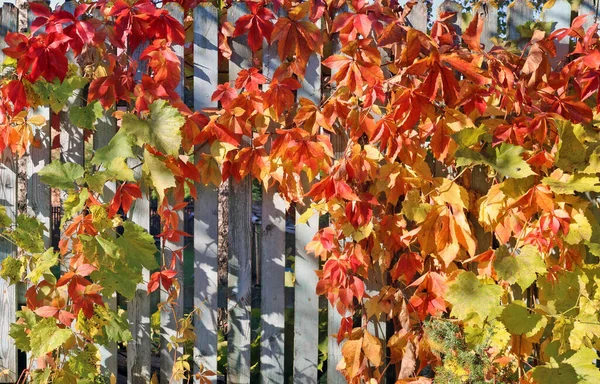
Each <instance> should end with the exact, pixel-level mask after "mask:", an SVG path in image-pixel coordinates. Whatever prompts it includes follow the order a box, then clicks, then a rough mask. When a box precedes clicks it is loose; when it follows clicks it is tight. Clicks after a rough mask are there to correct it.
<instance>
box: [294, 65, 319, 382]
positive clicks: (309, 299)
mask: <svg viewBox="0 0 600 384" xmlns="http://www.w3.org/2000/svg"><path fill="white" fill-rule="evenodd" d="M302 97H304V98H307V99H309V100H311V101H312V102H314V103H316V104H319V103H320V101H321V59H320V57H319V56H318V55H312V56H311V57H310V58H309V60H308V65H307V67H306V74H305V76H304V79H303V80H302V88H300V89H299V90H298V98H302ZM305 184H306V185H305V186H304V189H305V191H308V189H309V188H308V187H309V185H308V183H305ZM307 203H308V202H305V204H307ZM306 208H307V207H306V206H300V205H296V239H295V242H296V247H295V248H296V257H295V261H294V274H295V276H296V279H295V285H294V319H295V320H294V383H308V384H315V383H317V374H318V371H317V367H318V364H319V351H318V349H317V348H316V346H318V344H319V332H318V329H319V297H318V296H317V293H316V286H317V282H318V278H317V275H316V274H315V271H316V270H318V269H319V259H318V258H316V257H315V256H314V255H312V254H311V255H309V254H307V252H306V249H305V247H306V245H307V244H308V243H309V242H310V241H312V239H313V237H314V236H315V234H316V233H317V231H318V230H319V216H318V215H317V214H314V215H313V216H312V217H311V218H310V219H308V221H307V222H306V223H300V222H299V221H298V218H299V217H300V216H301V215H302V214H303V213H304V211H305V209H306ZM300 319H301V320H300Z"/></svg>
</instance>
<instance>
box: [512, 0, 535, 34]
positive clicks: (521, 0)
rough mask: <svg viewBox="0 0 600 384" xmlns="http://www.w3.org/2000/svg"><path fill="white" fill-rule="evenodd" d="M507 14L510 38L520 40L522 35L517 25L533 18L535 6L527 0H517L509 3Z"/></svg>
mask: <svg viewBox="0 0 600 384" xmlns="http://www.w3.org/2000/svg"><path fill="white" fill-rule="evenodd" d="M506 14H507V15H506V31H507V34H508V40H518V39H519V38H520V37H521V35H520V34H519V31H517V27H518V26H520V25H523V24H525V23H526V22H527V21H529V20H532V19H533V6H532V5H531V3H530V2H529V1H527V0H515V1H513V2H512V3H510V4H509V6H508V9H507V11H506Z"/></svg>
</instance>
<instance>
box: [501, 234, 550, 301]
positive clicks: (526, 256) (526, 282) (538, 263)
mask: <svg viewBox="0 0 600 384" xmlns="http://www.w3.org/2000/svg"><path fill="white" fill-rule="evenodd" d="M494 269H495V270H496V273H497V274H498V277H499V278H501V279H502V280H505V281H507V282H508V283H510V284H514V283H517V284H519V286H520V287H521V289H523V290H525V289H527V288H528V287H529V286H530V285H531V284H532V283H533V282H534V281H535V280H536V278H537V275H536V274H538V273H539V274H540V275H544V274H546V264H545V263H544V260H543V259H542V256H541V255H540V253H539V252H538V250H537V249H536V248H535V247H533V246H531V245H526V246H524V247H523V248H521V250H520V253H519V254H518V255H515V256H511V255H510V254H509V253H508V250H507V248H506V246H502V247H500V248H498V249H497V250H496V259H495V260H494Z"/></svg>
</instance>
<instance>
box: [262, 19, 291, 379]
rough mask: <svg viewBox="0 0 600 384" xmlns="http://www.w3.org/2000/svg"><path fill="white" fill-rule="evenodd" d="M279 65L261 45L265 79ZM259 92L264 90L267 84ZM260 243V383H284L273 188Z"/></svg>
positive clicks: (279, 208)
mask: <svg viewBox="0 0 600 384" xmlns="http://www.w3.org/2000/svg"><path fill="white" fill-rule="evenodd" d="M283 13H284V11H283V9H280V12H279V16H281V14H283ZM280 65H281V60H280V59H279V55H278V53H277V44H271V45H268V44H267V43H266V42H265V43H264V46H263V74H264V75H265V77H267V78H268V79H269V78H273V74H274V73H275V70H276V69H277V68H278V67H279V66H280ZM263 89H264V90H266V89H268V84H265V85H264V86H263ZM269 145H270V143H268V144H267V147H269ZM260 242H261V245H260V246H259V249H260V263H259V264H260V269H261V270H260V287H261V290H260V291H261V301H260V302H261V321H260V323H261V339H260V381H261V383H273V384H275V383H282V382H284V380H285V379H284V360H285V358H284V353H285V348H284V347H285V333H284V330H285V319H284V310H285V286H284V283H285V201H284V200H283V198H282V197H281V195H280V194H278V193H276V188H270V189H269V190H268V191H263V197H262V223H261V236H260Z"/></svg>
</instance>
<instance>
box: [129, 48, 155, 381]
mask: <svg viewBox="0 0 600 384" xmlns="http://www.w3.org/2000/svg"><path fill="white" fill-rule="evenodd" d="M145 47H146V45H145V44H144V45H143V46H140V47H138V48H137V49H136V50H135V51H134V53H133V60H134V62H137V63H139V57H140V55H141V53H142V52H143V50H144V49H145ZM144 70H145V66H144V65H143V63H140V64H139V65H138V67H137V71H136V74H135V76H134V79H135V81H136V82H139V81H140V80H141V78H142V73H143V71H144ZM127 164H128V165H129V167H130V168H131V169H133V174H134V176H135V179H136V180H140V179H141V177H142V168H141V167H140V166H139V164H140V161H139V160H138V159H128V160H127ZM141 189H142V197H141V198H139V199H137V200H135V202H134V203H133V206H132V208H131V210H130V211H129V219H130V220H131V221H133V222H134V223H136V224H137V225H139V226H141V227H142V228H144V229H145V230H147V231H150V199H149V195H150V193H149V190H148V187H147V186H145V185H142V187H141ZM142 275H143V279H144V282H142V283H139V284H138V285H137V287H136V292H135V296H134V298H133V299H132V300H131V301H130V302H128V303H127V319H128V320H129V327H130V330H131V335H132V340H131V341H129V342H128V343H127V383H128V384H146V383H147V382H148V378H149V377H150V375H151V354H150V352H149V351H150V333H151V325H150V296H149V295H148V290H147V285H146V282H147V281H148V280H149V278H150V271H148V270H147V269H144V270H143V271H142Z"/></svg>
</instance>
